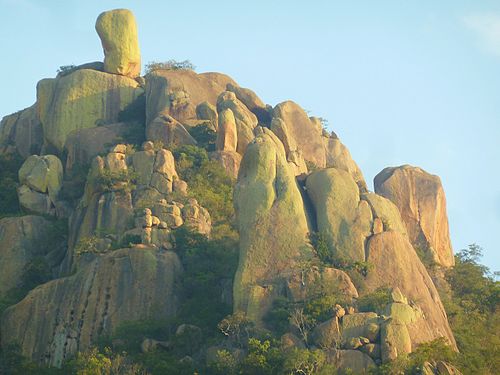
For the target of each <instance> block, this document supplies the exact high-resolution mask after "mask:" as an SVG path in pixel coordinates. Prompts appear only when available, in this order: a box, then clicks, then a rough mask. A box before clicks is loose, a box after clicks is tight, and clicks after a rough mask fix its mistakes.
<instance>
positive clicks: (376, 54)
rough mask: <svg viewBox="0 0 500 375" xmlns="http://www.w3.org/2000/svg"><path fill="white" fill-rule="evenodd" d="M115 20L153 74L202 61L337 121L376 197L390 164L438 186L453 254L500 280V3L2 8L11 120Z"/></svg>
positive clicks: (21, 2) (3, 105) (347, 0)
mask: <svg viewBox="0 0 500 375" xmlns="http://www.w3.org/2000/svg"><path fill="white" fill-rule="evenodd" d="M114 8H128V9H131V10H132V11H133V12H134V14H135V16H136V19H137V23H138V28H139V42H140V48H141V54H142V60H143V63H147V62H149V61H166V60H169V59H176V60H185V59H189V60H190V61H191V62H192V63H193V64H194V65H195V66H196V67H197V69H196V70H197V71H198V72H205V71H217V72H223V73H226V74H228V75H230V76H231V77H232V78H234V79H235V80H236V81H237V82H238V83H239V84H240V85H241V86H243V87H248V88H251V89H252V90H254V91H255V92H256V93H257V94H258V95H259V96H260V97H261V99H262V100H264V102H266V103H268V104H271V105H273V106H274V105H276V104H278V103H280V102H282V101H285V100H293V101H295V102H297V103H299V104H300V105H301V106H302V107H303V108H304V109H306V110H307V111H309V113H310V115H314V116H319V117H323V118H325V119H327V120H328V124H329V125H328V126H329V128H330V129H331V130H334V131H335V132H336V133H337V134H338V135H339V137H340V138H341V140H342V141H343V143H344V144H345V145H346V146H347V147H348V148H349V150H350V152H351V154H352V156H353V158H354V159H355V161H356V162H357V163H358V165H359V166H360V167H361V169H362V171H363V173H364V175H365V178H366V180H367V182H368V184H369V186H370V187H371V188H373V184H372V180H373V177H374V176H375V175H376V174H377V173H378V172H379V171H381V170H382V169H383V168H385V167H387V166H397V165H402V164H411V165H415V166H419V167H421V168H423V169H425V170H426V171H428V172H430V173H432V174H436V175H439V176H440V177H441V180H442V183H443V186H444V189H445V192H446V196H447V205H448V216H449V221H450V232H451V238H452V243H453V247H454V249H455V250H456V251H458V250H460V249H463V248H465V247H466V246H467V245H468V244H471V243H477V244H478V245H480V246H481V247H483V249H484V258H483V263H485V264H486V265H488V266H489V267H490V268H491V269H492V270H493V271H496V270H500V249H499V245H498V243H499V241H498V238H497V236H498V235H499V234H500V167H499V163H500V2H499V1H498V0H492V1H490V0H482V1H472V0H469V1H465V0H441V1H435V0H413V1H412V0H408V1H402V0H399V1H396V0H393V1H384V0H379V1H370V0H366V1H356V0H344V1H335V0H325V1H320V0H316V1H315V0H309V1H304V0H302V1H294V0H288V1H281V0H278V1H276V0H275V1H273V0H267V1H260V0H254V1H245V2H242V1H235V0H232V1H217V0H212V1H201V0H200V1H189V0H184V1H145V0H142V1H139V0H135V1H106V0H101V1H94V0H86V1H77V0H60V1H56V0H38V1H36V0H0V48H1V50H2V56H3V57H2V58H1V59H0V69H1V71H3V72H4V73H3V75H2V80H1V87H2V89H1V90H0V117H3V116H5V115H7V114H9V113H12V112H15V111H17V110H19V109H22V108H25V107H28V106H30V105H31V104H33V103H34V101H35V95H36V83H37V82H38V81H39V80H40V79H42V78H47V77H54V76H55V74H56V70H57V69H58V67H59V66H61V65H70V64H81V63H85V62H89V61H98V60H101V61H102V59H103V53H102V48H101V45H100V40H99V38H98V36H97V34H96V32H95V30H94V24H95V19H96V18H97V16H98V15H99V13H101V12H102V11H105V10H109V9H114Z"/></svg>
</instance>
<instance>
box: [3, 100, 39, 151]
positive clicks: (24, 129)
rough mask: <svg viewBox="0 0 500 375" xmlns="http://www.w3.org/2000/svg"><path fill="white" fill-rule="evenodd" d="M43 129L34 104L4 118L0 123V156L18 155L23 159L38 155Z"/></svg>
mask: <svg viewBox="0 0 500 375" xmlns="http://www.w3.org/2000/svg"><path fill="white" fill-rule="evenodd" d="M42 145H43V129H42V124H41V122H40V119H39V118H38V114H37V109H36V104H34V105H32V106H31V107H28V108H26V109H23V110H22V111H19V112H16V113H13V114H11V115H8V116H5V117H4V118H3V119H2V121H1V122H0V154H11V153H16V152H17V153H18V154H19V155H21V156H22V157H23V158H27V157H28V156H30V155H33V154H39V153H40V151H41V149H42Z"/></svg>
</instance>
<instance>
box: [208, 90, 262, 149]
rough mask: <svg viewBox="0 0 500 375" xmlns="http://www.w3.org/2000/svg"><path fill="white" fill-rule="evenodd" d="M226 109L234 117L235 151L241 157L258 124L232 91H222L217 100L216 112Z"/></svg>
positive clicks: (255, 118)
mask: <svg viewBox="0 0 500 375" xmlns="http://www.w3.org/2000/svg"><path fill="white" fill-rule="evenodd" d="M226 109H230V110H231V112H232V113H233V115H234V119H235V124H236V130H237V133H238V144H237V147H236V151H237V152H238V153H239V154H241V155H243V153H244V152H245V149H246V147H247V145H248V143H250V141H251V140H252V139H253V138H254V133H253V132H254V129H255V127H256V126H257V123H258V120H257V116H255V115H254V114H253V113H252V112H251V111H250V110H249V109H248V108H247V107H246V106H245V105H244V104H243V103H242V102H240V101H239V100H238V98H237V97H236V94H235V93H234V92H232V91H224V92H223V93H222V94H220V95H219V97H218V98H217V112H218V113H222V112H223V111H224V110H226Z"/></svg>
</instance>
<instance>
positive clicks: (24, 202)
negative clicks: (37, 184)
mask: <svg viewBox="0 0 500 375" xmlns="http://www.w3.org/2000/svg"><path fill="white" fill-rule="evenodd" d="M17 196H18V199H19V206H20V207H21V208H22V209H23V210H25V211H26V212H31V213H34V214H39V215H55V214H56V210H55V207H54V206H53V204H52V201H51V200H50V198H49V196H48V195H47V194H43V193H39V192H38V191H36V190H33V189H31V188H30V187H29V186H26V185H22V186H20V187H19V188H18V189H17Z"/></svg>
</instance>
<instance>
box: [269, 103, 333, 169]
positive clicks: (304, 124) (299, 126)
mask: <svg viewBox="0 0 500 375" xmlns="http://www.w3.org/2000/svg"><path fill="white" fill-rule="evenodd" d="M273 117H274V118H280V119H281V120H282V121H283V122H284V123H285V125H286V128H287V132H288V134H289V137H290V138H292V139H293V140H294V142H295V143H296V144H297V148H298V150H300V151H301V153H302V156H303V157H304V159H305V160H306V161H308V162H311V163H313V164H314V165H316V166H317V167H319V168H324V167H325V166H326V155H325V147H324V144H323V139H322V129H321V126H317V124H316V123H315V122H313V121H311V120H310V119H309V117H308V116H307V114H306V112H305V111H304V110H303V109H302V108H301V107H300V106H299V105H297V104H296V103H294V102H292V101H286V102H283V103H280V104H278V105H277V106H276V107H274V110H273ZM271 129H272V130H274V129H273V127H271ZM283 143H285V142H283Z"/></svg>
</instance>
